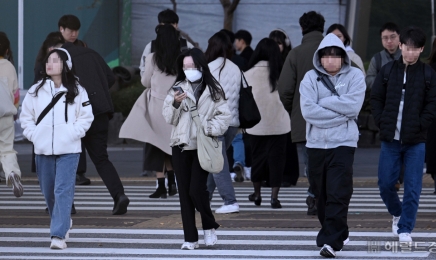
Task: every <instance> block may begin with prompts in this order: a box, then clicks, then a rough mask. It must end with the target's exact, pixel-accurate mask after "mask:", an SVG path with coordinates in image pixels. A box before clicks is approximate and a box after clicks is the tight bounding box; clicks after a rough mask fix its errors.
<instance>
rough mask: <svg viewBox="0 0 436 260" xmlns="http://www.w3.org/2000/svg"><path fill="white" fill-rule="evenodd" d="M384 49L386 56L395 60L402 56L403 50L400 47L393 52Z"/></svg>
mask: <svg viewBox="0 0 436 260" xmlns="http://www.w3.org/2000/svg"><path fill="white" fill-rule="evenodd" d="M383 51H384V52H385V54H386V56H388V57H391V59H393V60H398V59H400V57H401V50H400V48H398V49H397V50H396V51H395V52H394V53H393V54H391V53H390V52H389V51H388V50H386V49H383Z"/></svg>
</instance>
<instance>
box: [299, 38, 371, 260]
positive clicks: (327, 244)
mask: <svg viewBox="0 0 436 260" xmlns="http://www.w3.org/2000/svg"><path fill="white" fill-rule="evenodd" d="M350 64H351V62H350V58H349V57H348V55H347V52H346V50H345V47H344V44H343V43H342V41H341V40H340V39H339V38H338V37H336V36H335V35H334V34H332V33H330V34H328V35H327V36H326V37H325V38H324V39H323V40H322V41H321V44H320V45H319V47H318V49H317V51H316V52H315V54H314V56H313V65H314V66H315V69H314V70H310V71H308V72H307V73H306V75H305V76H304V78H303V80H302V81H301V85H300V105H301V113H302V115H303V118H304V120H306V140H307V142H306V147H307V154H308V157H309V163H308V168H309V183H310V185H311V187H312V191H313V193H314V194H315V198H316V201H317V208H318V219H319V221H320V223H321V226H322V227H321V230H320V231H319V233H318V236H317V238H316V244H317V245H318V246H319V247H322V248H321V251H320V254H321V255H322V256H324V257H335V256H336V251H340V250H341V249H342V247H343V245H344V244H346V243H347V242H348V241H349V239H348V225H347V214H348V205H349V203H350V199H351V195H352V194H353V174H352V172H353V171H352V167H353V161H354V152H355V149H356V147H357V141H358V139H359V129H358V126H357V123H356V121H355V119H356V118H357V116H358V114H359V111H360V109H361V107H362V104H363V100H364V97H365V89H366V85H365V77H364V75H363V73H362V71H361V70H360V69H358V68H354V67H351V66H350ZM329 81H330V82H329ZM329 83H330V85H331V86H330V88H329V87H328V85H329Z"/></svg>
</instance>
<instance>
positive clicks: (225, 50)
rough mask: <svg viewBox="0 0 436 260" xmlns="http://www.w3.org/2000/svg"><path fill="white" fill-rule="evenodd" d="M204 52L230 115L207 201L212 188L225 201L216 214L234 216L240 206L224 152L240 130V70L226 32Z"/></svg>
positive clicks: (214, 38) (211, 40)
mask: <svg viewBox="0 0 436 260" xmlns="http://www.w3.org/2000/svg"><path fill="white" fill-rule="evenodd" d="M208 43H209V45H208V46H207V50H206V53H205V55H206V59H207V61H208V62H209V69H210V72H211V73H212V75H213V76H214V78H215V79H216V80H217V81H218V82H219V83H220V85H221V87H222V88H223V89H224V92H225V94H226V98H227V105H228V107H229V110H230V113H231V115H232V117H231V121H230V126H229V129H228V130H227V131H226V132H225V134H224V135H223V136H221V137H220V140H221V141H222V142H223V157H224V168H223V170H222V171H221V172H219V173H215V174H212V173H211V174H209V178H208V180H207V188H208V191H209V199H210V200H212V196H213V192H214V190H215V187H217V188H218V192H219V194H220V196H221V198H222V199H223V201H224V205H223V206H221V207H220V208H218V209H217V210H216V211H215V213H223V214H225V213H236V212H239V204H238V203H237V200H236V196H235V189H234V188H233V183H232V179H231V177H230V171H229V163H228V158H227V153H226V151H227V149H228V148H229V147H230V146H231V145H232V141H233V139H234V138H235V136H236V134H237V133H238V130H239V128H238V127H239V91H240V88H241V77H242V75H241V70H240V69H239V68H238V66H236V65H235V64H234V63H233V62H231V61H230V60H229V59H230V58H231V56H232V54H233V46H232V43H231V41H230V38H229V36H228V35H227V34H226V33H225V32H221V31H220V32H217V33H215V34H214V35H213V36H212V37H211V38H210V39H209V42H208Z"/></svg>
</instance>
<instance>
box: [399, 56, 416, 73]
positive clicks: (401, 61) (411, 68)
mask: <svg viewBox="0 0 436 260" xmlns="http://www.w3.org/2000/svg"><path fill="white" fill-rule="evenodd" d="M398 63H399V64H400V66H401V68H404V67H405V66H406V65H405V64H404V62H403V55H400V57H399V58H398ZM421 64H422V62H421V61H420V60H419V59H418V60H417V61H416V62H415V63H414V64H412V65H409V66H407V67H408V70H410V71H414V70H416V69H417V68H418V67H420V65H421Z"/></svg>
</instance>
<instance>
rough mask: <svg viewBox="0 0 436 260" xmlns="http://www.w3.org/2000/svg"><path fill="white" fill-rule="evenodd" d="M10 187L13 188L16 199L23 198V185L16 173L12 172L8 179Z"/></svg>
mask: <svg viewBox="0 0 436 260" xmlns="http://www.w3.org/2000/svg"><path fill="white" fill-rule="evenodd" d="M8 181H9V185H11V186H12V191H13V192H14V195H15V197H17V198H19V197H21V196H23V185H22V184H21V178H20V176H18V174H16V173H15V172H11V174H9V177H8Z"/></svg>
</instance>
